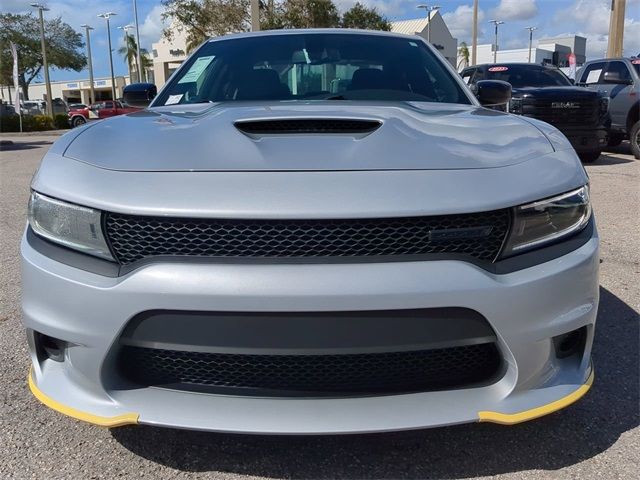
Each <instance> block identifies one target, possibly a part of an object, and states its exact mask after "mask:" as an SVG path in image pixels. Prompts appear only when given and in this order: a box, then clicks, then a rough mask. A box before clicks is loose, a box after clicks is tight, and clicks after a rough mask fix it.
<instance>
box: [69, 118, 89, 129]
mask: <svg viewBox="0 0 640 480" xmlns="http://www.w3.org/2000/svg"><path fill="white" fill-rule="evenodd" d="M85 123H87V120H86V119H85V118H84V117H81V116H77V117H73V119H71V126H72V127H73V128H75V127H79V126H80V125H84V124H85Z"/></svg>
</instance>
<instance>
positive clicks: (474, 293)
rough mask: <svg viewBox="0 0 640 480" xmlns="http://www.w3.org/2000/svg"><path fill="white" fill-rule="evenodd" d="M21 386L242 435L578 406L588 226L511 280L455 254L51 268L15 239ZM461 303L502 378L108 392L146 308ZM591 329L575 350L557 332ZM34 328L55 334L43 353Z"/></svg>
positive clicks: (83, 415) (425, 422) (112, 411)
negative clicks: (56, 349)
mask: <svg viewBox="0 0 640 480" xmlns="http://www.w3.org/2000/svg"><path fill="white" fill-rule="evenodd" d="M21 251H22V257H23V291H24V293H23V312H24V315H23V318H24V323H25V326H26V328H27V331H28V338H29V341H30V347H31V354H32V372H31V374H30V386H31V390H32V391H33V392H34V394H35V395H36V396H37V397H38V398H39V399H40V400H41V401H42V402H43V403H45V404H47V405H49V406H50V407H52V408H54V409H56V410H59V411H62V412H63V413H66V414H68V415H70V416H72V417H76V418H80V419H82V420H86V421H89V422H92V423H96V424H99V425H103V426H117V425H122V424H132V423H141V424H149V425H161V426H169V427H178V428H189V429H198V430H210V431H227V432H243V433H274V434H276V433H286V434H318V433H323V434H324V433H356V432H377V431H389V430H403V429H415V428H424V427H434V426H441V425H451V424H458V423H467V422H477V421H492V422H498V423H516V422H519V421H524V420H528V419H531V418H535V417H537V416H541V415H544V414H546V413H549V412H551V411H554V410H557V409H559V408H562V407H564V406H566V405H568V404H569V403H571V402H573V401H575V400H577V399H578V398H579V397H580V396H582V395H583V394H584V393H586V391H587V390H588V388H589V385H590V383H591V381H592V378H593V377H592V374H593V372H592V370H591V365H590V352H591V344H592V341H593V332H594V326H595V320H596V312H597V304H598V280H597V271H598V240H597V234H596V233H595V230H594V234H593V237H592V238H591V239H590V240H588V241H587V242H586V243H585V244H584V245H582V246H581V247H579V248H578V249H576V250H574V251H572V252H571V253H568V254H566V255H563V256H561V257H558V258H556V259H553V260H550V261H547V262H545V263H541V264H539V265H537V266H534V267H530V268H525V269H523V270H518V271H515V272H512V273H508V274H501V275H500V274H495V273H490V272H487V271H485V270H482V269H481V268H479V267H477V266H474V265H471V264H468V263H465V262H460V261H453V260H442V261H426V262H396V263H377V264H376V263H362V264H331V265H327V264H315V265H308V264H307V265H301V264H298V265H229V264H227V265H222V264H187V263H156V264H150V265H147V266H144V267H142V268H140V269H138V270H136V271H134V272H131V273H129V274H127V275H125V276H122V277H116V278H112V277H105V276H102V275H97V274H94V273H89V272H86V271H83V270H80V269H78V268H74V267H71V266H68V265H64V264H62V263H59V262H56V261H54V260H52V259H51V258H49V257H47V256H44V255H42V254H41V253H39V252H38V251H36V250H35V249H33V248H32V247H31V246H30V245H29V244H28V242H27V241H26V239H23V242H22V246H21ZM438 307H443V308H444V307H464V308H469V309H472V310H475V311H477V312H479V313H480V314H482V315H483V316H484V317H485V318H486V319H487V320H488V321H489V323H490V324H491V326H492V327H493V329H494V330H495V331H496V333H497V336H498V342H499V348H500V351H501V354H502V356H503V359H504V364H505V366H506V367H505V372H504V375H502V376H501V378H500V379H499V380H497V381H496V382H494V383H492V384H491V385H488V386H483V387H477V388H465V389H454V390H445V391H435V392H425V393H411V394H402V395H380V396H369V397H356V398H353V397H351V398H277V397H276V398H274V397H271V398H267V397H242V396H231V395H213V394H204V393H196V392H185V391H177V390H169V389H162V388H154V387H147V388H133V389H126V388H125V389H123V388H112V387H110V385H114V382H113V381H112V379H111V378H110V377H111V376H113V375H114V372H113V369H112V364H113V362H112V359H111V358H109V355H110V352H111V351H112V346H113V345H114V342H116V341H117V339H118V337H119V335H120V334H121V332H122V330H123V329H124V327H125V326H126V324H127V322H128V321H129V319H131V318H132V317H134V316H135V315H136V314H138V313H140V312H144V311H148V310H153V309H168V310H171V309H178V310H199V311H208V310H209V311H210V310H216V311H229V312H234V311H242V312H247V311H255V312H284V311H292V312H293V311H295V312H304V311H310V312H314V311H315V312H318V311H337V310H339V311H358V310H389V309H411V308H438ZM581 327H586V330H587V338H586V342H585V345H584V349H583V351H582V352H581V354H580V355H579V357H577V358H575V357H571V358H557V355H556V354H555V350H554V343H553V337H556V336H558V335H561V334H564V333H567V332H570V331H573V330H576V329H578V328H581ZM33 332H40V333H42V334H45V335H50V336H52V337H55V338H59V339H63V340H64V341H66V342H67V343H68V345H69V347H68V348H67V349H66V350H65V354H64V359H63V361H55V360H52V359H42V358H38V355H37V354H36V352H35V347H34V336H33Z"/></svg>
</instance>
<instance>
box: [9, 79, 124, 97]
mask: <svg viewBox="0 0 640 480" xmlns="http://www.w3.org/2000/svg"><path fill="white" fill-rule="evenodd" d="M115 81H116V97H117V98H122V90H123V89H124V87H125V85H129V83H130V82H129V77H128V76H117V77H115ZM93 83H94V91H95V92H96V97H98V98H102V99H107V98H111V77H105V78H94V79H93ZM0 92H1V96H2V100H3V101H5V102H8V101H9V92H8V91H7V89H6V87H4V88H2V89H1V90H0ZM46 92H47V89H46V86H45V84H44V83H31V84H30V85H29V100H42V99H44V97H45V95H46ZM89 92H90V84H89V80H88V79H86V80H62V81H58V82H51V96H52V97H53V98H54V99H56V98H61V99H62V100H64V101H65V102H69V101H71V100H72V101H75V102H77V101H78V100H79V101H80V102H81V103H85V104H88V103H89ZM14 95H15V91H14V89H13V88H11V98H12V99H13V98H15V97H14Z"/></svg>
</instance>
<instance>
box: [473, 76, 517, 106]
mask: <svg viewBox="0 0 640 480" xmlns="http://www.w3.org/2000/svg"><path fill="white" fill-rule="evenodd" d="M474 90H475V91H474V93H475V95H476V97H478V100H479V101H480V104H481V105H482V106H484V107H495V106H498V105H506V104H507V103H509V100H511V84H510V83H508V82H503V81H502V80H480V81H478V82H477V83H476V84H475V89H474Z"/></svg>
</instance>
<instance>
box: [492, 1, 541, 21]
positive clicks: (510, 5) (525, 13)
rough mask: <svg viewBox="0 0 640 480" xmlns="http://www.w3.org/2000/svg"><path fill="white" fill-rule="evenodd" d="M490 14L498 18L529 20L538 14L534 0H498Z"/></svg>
mask: <svg viewBox="0 0 640 480" xmlns="http://www.w3.org/2000/svg"><path fill="white" fill-rule="evenodd" d="M492 15H493V17H495V18H496V19H498V20H529V19H530V18H533V17H535V16H536V15H538V6H537V5H536V2H535V0H500V4H499V5H498V7H497V8H495V9H494V10H493V11H492Z"/></svg>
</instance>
